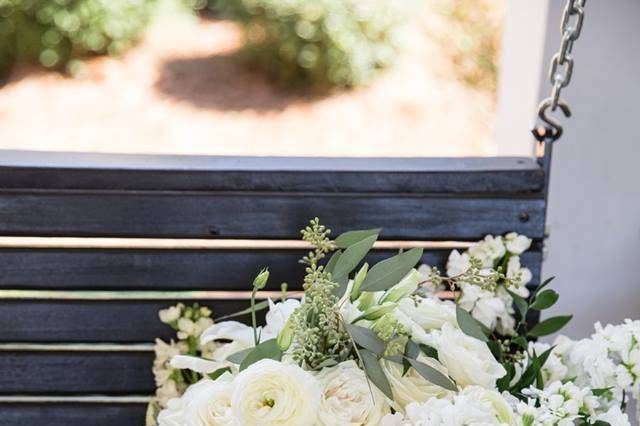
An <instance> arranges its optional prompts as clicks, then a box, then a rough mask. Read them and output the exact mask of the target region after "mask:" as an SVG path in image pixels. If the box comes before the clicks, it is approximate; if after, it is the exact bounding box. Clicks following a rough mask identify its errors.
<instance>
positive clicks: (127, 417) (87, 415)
mask: <svg viewBox="0 0 640 426" xmlns="http://www.w3.org/2000/svg"><path fill="white" fill-rule="evenodd" d="M145 412H146V405H145V404H77V403H73V404H65V403H55V404H48V403H36V404H25V403H1V404H0V426H26V425H28V426H88V425H90V426H141V425H144V417H145Z"/></svg>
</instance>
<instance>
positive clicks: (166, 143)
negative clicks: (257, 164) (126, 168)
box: [0, 0, 537, 156]
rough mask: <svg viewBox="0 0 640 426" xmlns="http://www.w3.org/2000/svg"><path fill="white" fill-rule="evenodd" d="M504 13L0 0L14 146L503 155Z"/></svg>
mask: <svg viewBox="0 0 640 426" xmlns="http://www.w3.org/2000/svg"><path fill="white" fill-rule="evenodd" d="M505 16H506V0H497V1H496V0H482V1H478V0H403V1H401V2H398V1H396V0H367V1H358V0H0V19H1V20H2V21H1V23H0V73H1V74H2V76H3V79H4V80H3V86H1V87H0V129H1V138H0V148H14V149H45V150H58V151H65V150H66V151H69V150H71V151H93V152H126V153H131V152H136V153H183V154H226V155H305V156H306V155H330V156H460V155H494V154H496V153H497V145H496V142H495V138H494V130H495V112H496V105H497V97H498V77H499V68H500V66H499V62H500V53H501V45H502V43H501V40H502V33H503V28H504V25H505ZM536 84H537V83H536ZM258 136H259V137H258ZM399 142H401V143H399Z"/></svg>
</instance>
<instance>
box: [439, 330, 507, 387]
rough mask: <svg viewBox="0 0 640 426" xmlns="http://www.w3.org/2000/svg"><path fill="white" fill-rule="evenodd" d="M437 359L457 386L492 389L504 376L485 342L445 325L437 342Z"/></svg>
mask: <svg viewBox="0 0 640 426" xmlns="http://www.w3.org/2000/svg"><path fill="white" fill-rule="evenodd" d="M437 342H438V343H437V350H438V359H439V360H440V362H442V364H443V365H444V366H445V367H446V368H447V370H448V371H449V375H450V376H451V377H452V378H453V379H454V380H455V381H456V383H457V384H458V385H460V386H463V387H464V386H469V385H478V386H482V387H483V388H485V389H494V388H495V386H496V380H497V379H499V378H501V377H503V376H504V375H505V374H506V373H507V372H506V370H505V369H504V367H503V366H502V365H500V363H498V362H497V361H496V359H495V358H494V356H493V354H492V353H491V351H490V350H489V348H488V347H487V345H486V344H485V343H484V342H481V341H480V340H478V339H475V338H473V337H471V336H467V335H466V334H464V333H463V332H462V331H460V330H459V329H457V328H455V327H453V326H451V325H450V324H444V325H443V327H442V331H441V332H440V333H439V336H438V338H437Z"/></svg>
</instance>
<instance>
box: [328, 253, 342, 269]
mask: <svg viewBox="0 0 640 426" xmlns="http://www.w3.org/2000/svg"><path fill="white" fill-rule="evenodd" d="M340 256H342V250H338V251H335V252H334V253H333V255H332V256H331V259H329V261H328V262H327V265H326V266H325V267H324V270H325V271H327V272H329V273H331V274H333V271H334V269H335V267H336V263H338V259H340Z"/></svg>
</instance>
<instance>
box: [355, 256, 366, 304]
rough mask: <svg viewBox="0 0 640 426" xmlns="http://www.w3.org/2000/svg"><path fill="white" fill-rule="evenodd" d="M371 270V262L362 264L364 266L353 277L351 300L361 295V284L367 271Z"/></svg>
mask: <svg viewBox="0 0 640 426" xmlns="http://www.w3.org/2000/svg"><path fill="white" fill-rule="evenodd" d="M368 271H369V264H368V263H365V264H364V265H362V268H360V270H359V271H358V273H357V274H356V276H355V278H354V279H353V287H352V288H351V301H352V302H353V301H354V300H356V299H357V298H358V297H360V286H361V285H362V282H363V281H364V278H365V277H366V276H367V272H368Z"/></svg>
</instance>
